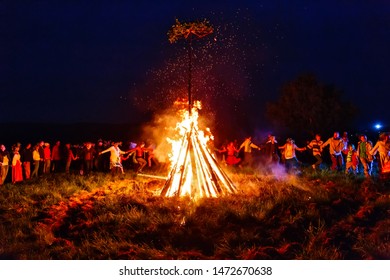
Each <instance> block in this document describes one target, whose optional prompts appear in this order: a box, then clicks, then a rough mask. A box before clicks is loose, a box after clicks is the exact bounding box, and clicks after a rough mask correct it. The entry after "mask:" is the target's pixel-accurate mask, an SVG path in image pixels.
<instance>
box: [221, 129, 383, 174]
mask: <svg viewBox="0 0 390 280" xmlns="http://www.w3.org/2000/svg"><path fill="white" fill-rule="evenodd" d="M253 150H258V151H259V152H258V156H257V157H256V158H257V161H260V164H263V165H264V166H265V167H270V166H275V165H284V166H285V168H286V171H287V172H290V173H291V172H297V171H298V172H299V169H300V167H302V166H303V165H305V164H306V165H308V166H310V167H311V168H312V169H313V170H321V169H325V168H327V165H326V164H324V163H325V162H324V158H325V157H326V158H327V159H330V162H329V168H330V169H331V170H334V171H338V172H345V173H346V174H349V173H351V174H355V175H356V174H358V173H362V174H364V176H366V177H370V176H371V175H372V171H373V169H374V163H376V165H375V166H377V167H378V170H379V174H386V173H390V141H389V134H388V133H381V134H380V135H379V138H378V139H377V141H376V144H375V145H373V143H372V142H371V141H370V140H368V139H367V136H366V135H363V134H362V135H359V137H358V141H357V143H356V144H354V143H352V142H351V141H350V140H349V137H348V133H347V132H344V133H343V134H342V136H340V133H339V132H337V131H336V132H334V133H333V136H332V137H330V138H328V139H327V140H326V141H323V140H322V137H321V135H320V134H316V135H315V137H314V139H312V140H310V141H307V142H306V144H305V145H302V147H298V146H297V145H296V143H295V141H294V139H292V138H287V139H286V141H285V143H284V144H283V145H279V143H278V141H277V140H276V137H275V136H274V135H268V138H267V140H266V142H265V143H262V144H254V143H253V142H252V137H248V138H246V139H245V140H244V141H243V142H242V144H241V145H238V142H237V141H230V142H226V143H225V144H223V145H222V147H221V148H219V149H216V152H217V155H220V157H219V158H220V160H221V161H222V162H223V163H225V164H226V165H230V166H238V167H242V166H251V167H253V166H254V162H253V158H254V156H253ZM326 150H327V151H326ZM297 151H298V152H301V153H302V152H304V151H308V152H309V153H310V155H311V156H310V157H309V158H308V157H305V158H306V159H308V160H307V162H305V164H303V163H302V161H301V160H298V156H297V153H296V152H297ZM325 152H327V153H328V156H326V155H325ZM302 158H303V157H302ZM255 164H259V163H258V162H256V163H255Z"/></svg>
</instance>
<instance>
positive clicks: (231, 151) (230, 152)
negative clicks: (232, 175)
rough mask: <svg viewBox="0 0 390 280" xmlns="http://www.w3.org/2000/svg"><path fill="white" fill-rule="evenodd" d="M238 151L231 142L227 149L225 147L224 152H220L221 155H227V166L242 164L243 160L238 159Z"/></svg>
mask: <svg viewBox="0 0 390 280" xmlns="http://www.w3.org/2000/svg"><path fill="white" fill-rule="evenodd" d="M238 151H239V150H238V149H237V148H236V147H235V146H234V143H233V142H229V144H228V145H227V146H226V147H223V149H222V150H218V152H220V153H226V164H227V165H237V164H239V163H240V162H241V158H238V157H236V154H237V153H238Z"/></svg>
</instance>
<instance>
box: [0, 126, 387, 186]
mask: <svg viewBox="0 0 390 280" xmlns="http://www.w3.org/2000/svg"><path fill="white" fill-rule="evenodd" d="M148 144H149V145H148V146H147V145H146V144H145V143H144V142H139V143H133V142H129V143H126V144H125V145H122V142H113V141H103V140H101V139H99V140H98V141H97V142H96V143H92V142H86V143H83V144H82V145H71V144H70V143H66V144H65V145H64V146H63V145H62V144H61V142H60V141H57V142H56V143H55V144H54V145H53V147H51V145H50V143H47V142H44V141H40V142H39V143H37V144H36V145H34V146H32V144H30V143H28V144H26V145H25V146H22V144H21V143H16V144H14V145H13V146H12V147H11V150H10V151H8V150H7V148H6V146H5V145H4V144H0V185H3V184H4V182H5V181H6V180H7V178H10V180H11V182H12V183H17V182H20V181H23V180H30V179H32V178H36V177H39V176H44V175H45V174H48V173H53V172H65V173H70V172H71V171H72V172H78V173H80V174H81V175H89V174H90V173H91V172H93V171H97V172H111V173H112V174H113V175H115V174H117V173H120V174H123V173H124V172H125V171H124V168H123V162H125V161H126V160H127V159H129V158H131V160H129V161H128V164H127V165H128V168H133V169H134V170H135V172H137V173H142V172H143V169H144V167H145V166H148V167H152V166H153V165H154V166H156V165H157V164H158V162H157V161H156V159H155V157H154V154H153V151H154V149H155V146H154V144H153V143H148ZM120 146H121V147H122V149H123V150H122V149H121V148H120ZM254 150H256V151H258V152H256V156H254V155H253V154H254V152H253V151H254ZM325 150H327V152H328V157H326V158H327V159H330V160H329V161H330V162H329V163H330V164H329V168H330V169H331V170H334V171H338V172H345V173H346V174H349V173H350V174H355V175H356V174H358V173H362V174H364V176H366V177H370V176H371V175H372V171H373V167H374V163H376V165H375V166H377V167H378V170H379V174H387V173H389V174H390V141H389V134H388V133H381V134H380V135H379V138H378V140H377V141H376V144H375V145H373V143H372V142H371V141H370V140H368V139H367V136H366V135H360V136H359V139H358V142H357V143H356V144H354V143H351V141H350V140H349V138H348V133H347V132H344V133H343V135H342V136H340V134H339V132H334V133H333V136H332V137H330V138H328V139H327V140H326V141H323V140H322V137H321V135H320V134H316V135H315V137H314V139H312V140H310V141H307V142H306V144H305V145H302V147H298V146H297V144H296V143H295V141H294V140H293V139H292V138H288V139H287V140H286V141H285V143H284V144H283V145H279V143H278V141H277V140H276V137H275V136H274V135H268V138H267V140H266V141H265V143H262V144H255V143H253V142H252V137H247V138H246V139H245V140H244V141H243V142H242V143H241V145H239V144H238V141H229V142H226V143H225V144H223V145H222V147H221V148H219V149H215V152H216V155H217V158H218V159H219V160H220V161H221V162H222V163H223V164H226V165H228V166H237V167H242V166H250V167H255V166H258V164H262V165H263V166H265V167H271V166H275V165H283V166H284V167H285V168H286V171H287V172H289V173H293V172H294V173H295V172H297V171H298V172H299V170H300V167H302V166H303V165H304V164H303V163H302V161H301V160H298V156H297V153H296V152H297V151H298V152H300V153H303V152H304V151H308V152H309V153H310V158H309V159H308V160H307V162H305V164H306V165H307V166H310V167H311V168H312V169H313V170H321V169H324V168H328V167H327V165H326V164H324V158H325ZM306 159H307V157H306ZM9 169H11V172H9ZM9 173H11V175H9Z"/></svg>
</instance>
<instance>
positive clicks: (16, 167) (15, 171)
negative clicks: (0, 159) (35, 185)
mask: <svg viewBox="0 0 390 280" xmlns="http://www.w3.org/2000/svg"><path fill="white" fill-rule="evenodd" d="M21 181H23V171H22V162H21V160H20V153H19V146H16V147H15V148H14V156H13V158H12V184H15V183H16V182H21Z"/></svg>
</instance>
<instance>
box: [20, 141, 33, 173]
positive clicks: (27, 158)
mask: <svg viewBox="0 0 390 280" xmlns="http://www.w3.org/2000/svg"><path fill="white" fill-rule="evenodd" d="M32 161H33V157H32V148H31V144H30V143H28V144H27V146H26V148H24V149H23V151H22V162H23V169H24V178H25V179H26V180H29V179H30V177H31V162H32Z"/></svg>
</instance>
